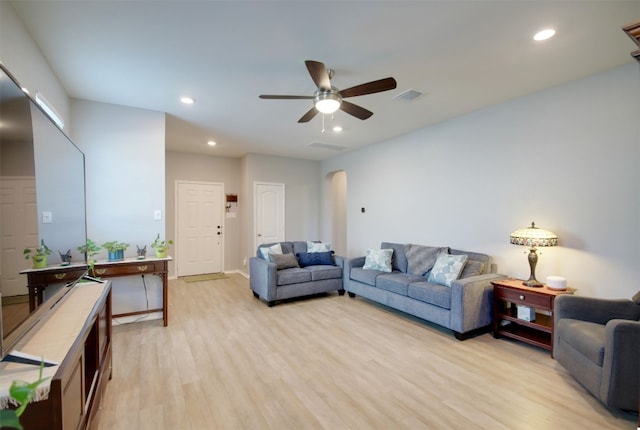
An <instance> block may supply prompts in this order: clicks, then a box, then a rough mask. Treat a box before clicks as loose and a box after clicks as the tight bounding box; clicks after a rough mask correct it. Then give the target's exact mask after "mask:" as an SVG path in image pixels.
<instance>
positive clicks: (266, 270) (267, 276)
mask: <svg viewBox="0 0 640 430" xmlns="http://www.w3.org/2000/svg"><path fill="white" fill-rule="evenodd" d="M249 286H250V287H251V289H252V290H253V291H254V292H255V293H256V294H258V295H259V296H260V297H261V298H262V299H263V300H266V301H267V302H270V301H274V300H276V264H275V263H272V262H270V261H267V260H263V259H262V258H258V257H251V258H250V259H249Z"/></svg>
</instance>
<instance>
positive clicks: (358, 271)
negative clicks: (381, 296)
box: [350, 267, 385, 287]
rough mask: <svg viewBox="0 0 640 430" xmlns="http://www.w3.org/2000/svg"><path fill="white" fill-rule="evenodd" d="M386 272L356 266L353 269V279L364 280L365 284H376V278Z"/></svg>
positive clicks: (373, 285)
mask: <svg viewBox="0 0 640 430" xmlns="http://www.w3.org/2000/svg"><path fill="white" fill-rule="evenodd" d="M384 274H385V272H382V271H380V270H369V269H364V268H362V267H354V268H352V269H351V273H350V276H351V279H353V280H354V281H358V282H362V283H363V284H367V285H371V286H372V287H375V286H376V278H377V277H378V276H380V275H384Z"/></svg>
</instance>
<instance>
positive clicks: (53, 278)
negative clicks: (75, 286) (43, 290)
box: [28, 267, 86, 285]
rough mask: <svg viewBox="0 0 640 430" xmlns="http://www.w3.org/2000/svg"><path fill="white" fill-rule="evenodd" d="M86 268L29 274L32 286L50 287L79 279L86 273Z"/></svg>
mask: <svg viewBox="0 0 640 430" xmlns="http://www.w3.org/2000/svg"><path fill="white" fill-rule="evenodd" d="M85 270H86V269H85V268H84V267H83V268H80V269H65V268H60V270H56V271H51V272H46V273H45V272H41V273H38V272H33V273H29V274H28V278H29V284H30V285H49V284H56V283H58V282H69V281H74V280H76V279H78V278H79V277H80V276H81V275H82V274H84V272H85Z"/></svg>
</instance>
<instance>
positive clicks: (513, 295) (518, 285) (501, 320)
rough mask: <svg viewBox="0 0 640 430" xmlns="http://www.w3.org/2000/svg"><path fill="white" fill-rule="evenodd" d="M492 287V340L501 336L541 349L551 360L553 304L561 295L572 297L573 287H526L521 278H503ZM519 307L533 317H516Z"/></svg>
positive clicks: (494, 282)
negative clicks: (531, 311) (528, 318)
mask: <svg viewBox="0 0 640 430" xmlns="http://www.w3.org/2000/svg"><path fill="white" fill-rule="evenodd" d="M491 283H492V284H493V337H495V338H496V339H498V338H500V337H501V336H505V337H509V338H512V339H517V340H519V341H522V342H525V343H528V344H530V345H535V346H538V347H540V348H544V349H546V350H548V351H550V352H551V357H553V302H554V300H555V298H556V296H559V295H561V294H573V293H574V292H575V291H576V289H575V288H567V289H566V290H552V289H550V288H549V287H547V286H546V285H545V286H542V287H538V288H534V287H527V286H526V285H523V284H522V280H520V279H502V280H499V281H493V282H491ZM518 306H526V307H528V308H533V309H534V313H533V314H532V316H533V315H534V316H535V318H534V319H533V320H532V321H527V320H526V319H523V318H518Z"/></svg>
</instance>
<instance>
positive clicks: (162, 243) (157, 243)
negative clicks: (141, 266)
mask: <svg viewBox="0 0 640 430" xmlns="http://www.w3.org/2000/svg"><path fill="white" fill-rule="evenodd" d="M169 245H173V240H171V239H169V240H162V239H160V233H158V236H156V239H155V240H154V241H153V243H151V247H152V248H168V247H169Z"/></svg>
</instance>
